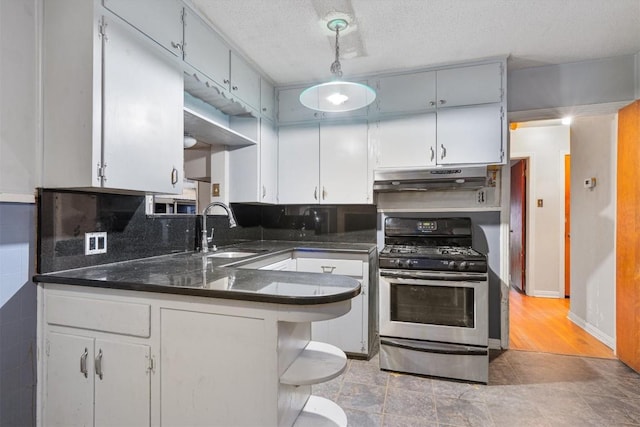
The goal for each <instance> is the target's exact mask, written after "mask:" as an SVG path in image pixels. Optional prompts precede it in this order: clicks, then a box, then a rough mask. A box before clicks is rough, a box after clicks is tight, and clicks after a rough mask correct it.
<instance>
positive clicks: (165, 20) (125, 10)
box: [103, 0, 182, 57]
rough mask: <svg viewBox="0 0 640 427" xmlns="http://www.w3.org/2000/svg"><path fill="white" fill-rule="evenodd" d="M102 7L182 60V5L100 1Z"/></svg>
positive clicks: (158, 0) (168, 0) (167, 0)
mask: <svg viewBox="0 0 640 427" xmlns="http://www.w3.org/2000/svg"><path fill="white" fill-rule="evenodd" d="M103 1H104V7H106V8H107V9H109V10H110V11H112V12H113V13H115V14H116V15H118V16H119V17H121V18H122V19H124V20H125V21H127V22H128V23H129V24H131V25H133V26H134V27H136V28H137V29H138V30H140V31H142V32H143V33H144V34H146V35H147V36H149V37H150V38H151V39H152V40H154V41H156V42H157V43H159V44H160V46H162V47H164V48H165V49H167V50H168V51H169V52H171V53H173V54H174V55H177V56H179V57H182V3H181V2H180V1H178V0H136V1H131V0H103Z"/></svg>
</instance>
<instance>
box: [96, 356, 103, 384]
mask: <svg viewBox="0 0 640 427" xmlns="http://www.w3.org/2000/svg"><path fill="white" fill-rule="evenodd" d="M96 375H97V376H98V378H100V379H102V349H100V351H98V355H97V356H96Z"/></svg>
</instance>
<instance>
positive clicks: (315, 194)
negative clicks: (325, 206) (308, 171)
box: [313, 186, 318, 200]
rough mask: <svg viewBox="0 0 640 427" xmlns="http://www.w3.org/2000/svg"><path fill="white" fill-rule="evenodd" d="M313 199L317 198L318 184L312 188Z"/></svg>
mask: <svg viewBox="0 0 640 427" xmlns="http://www.w3.org/2000/svg"><path fill="white" fill-rule="evenodd" d="M313 199H314V200H318V186H316V188H315V189H314V190H313Z"/></svg>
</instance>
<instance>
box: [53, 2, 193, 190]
mask: <svg viewBox="0 0 640 427" xmlns="http://www.w3.org/2000/svg"><path fill="white" fill-rule="evenodd" d="M72 11H73V13H71V12H72ZM101 11H102V9H97V10H96V9H95V8H94V4H93V3H92V2H80V3H78V2H76V1H73V0H59V1H56V2H55V4H53V3H51V2H47V3H46V4H45V6H44V37H43V40H44V43H43V49H44V60H43V88H44V89H43V90H44V161H43V164H44V167H43V186H44V187H48V188H108V189H118V190H132V191H143V192H158V193H172V194H179V193H181V192H182V181H183V148H182V138H183V124H182V115H183V113H182V106H183V78H182V67H181V65H180V62H179V61H180V60H179V59H178V58H176V57H175V56H174V55H171V54H169V53H168V52H167V51H166V50H165V49H163V48H161V47H160V46H159V45H157V44H155V43H153V42H151V41H150V40H149V39H148V38H146V37H145V36H143V35H142V34H140V32H138V31H136V30H135V29H133V28H132V27H130V26H129V25H127V24H126V23H124V22H123V21H121V20H120V19H118V18H116V17H112V15H110V14H108V13H105V15H104V16H102V15H101V14H100V12H101ZM91 23H93V25H91ZM69 46H75V48H74V49H69V48H68V47H69Z"/></svg>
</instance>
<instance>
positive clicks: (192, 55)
mask: <svg viewBox="0 0 640 427" xmlns="http://www.w3.org/2000/svg"><path fill="white" fill-rule="evenodd" d="M183 50H184V61H185V62H186V63H187V64H189V65H191V66H192V67H193V68H195V69H196V70H198V71H200V72H201V73H202V74H204V75H205V76H207V77H208V78H210V79H211V80H213V81H214V82H215V83H216V84H217V85H219V86H220V87H221V88H222V89H225V90H228V89H229V67H230V66H229V60H230V58H229V52H230V51H229V47H228V46H227V45H226V43H225V42H224V41H223V40H222V39H221V38H220V37H219V36H218V35H217V34H216V33H215V31H213V29H212V28H211V27H210V26H209V25H207V24H206V23H205V22H204V21H203V20H202V19H200V17H198V16H197V15H196V14H195V13H194V12H192V11H191V10H189V9H187V8H185V10H184V48H183Z"/></svg>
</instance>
